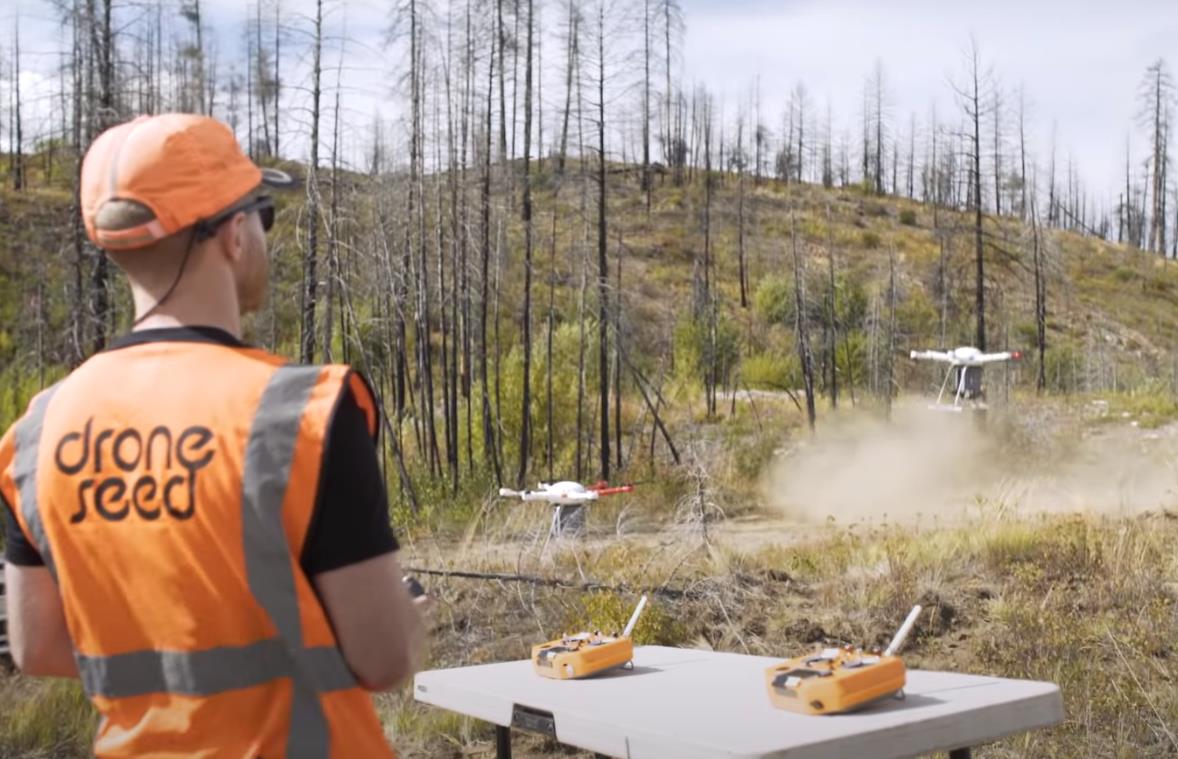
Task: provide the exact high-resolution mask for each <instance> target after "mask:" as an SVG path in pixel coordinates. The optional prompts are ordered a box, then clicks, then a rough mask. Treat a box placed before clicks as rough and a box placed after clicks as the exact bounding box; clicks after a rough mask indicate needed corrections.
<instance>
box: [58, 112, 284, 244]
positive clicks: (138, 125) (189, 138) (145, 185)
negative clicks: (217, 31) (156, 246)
mask: <svg viewBox="0 0 1178 759" xmlns="http://www.w3.org/2000/svg"><path fill="white" fill-rule="evenodd" d="M292 183H293V182H292V180H291V177H290V176H289V175H288V174H286V173H284V172H281V171H277V170H275V169H261V168H259V167H258V166H256V165H254V163H253V161H251V160H250V159H249V158H248V157H246V155H245V154H244V153H242V152H241V147H240V146H239V145H238V144H237V138H236V137H235V136H234V135H233V132H232V131H231V130H230V129H229V127H228V126H227V125H226V124H224V123H222V122H220V121H218V120H216V119H213V118H210V117H208V116H198V115H194V114H187V113H166V114H162V115H159V116H140V117H138V118H136V119H134V120H132V121H128V122H126V123H124V124H119V125H118V126H115V127H111V128H110V129H108V130H106V131H105V132H103V133H102V134H100V135H99V136H98V138H97V139H95V140H94V142H93V143H92V144H91V145H90V149H89V150H88V151H87V152H86V158H85V159H84V160H83V162H82V183H81V206H82V220H83V222H84V223H85V225H86V234H87V235H88V236H89V237H90V241H91V242H93V243H94V244H95V245H97V246H98V247H100V248H104V249H106V250H130V249H134V248H142V247H144V246H147V245H151V244H152V243H154V242H156V241H158V240H162V239H163V238H165V237H168V236H170V235H173V234H175V233H176V232H179V231H180V230H182V229H185V228H186V227H190V226H192V225H193V224H196V223H197V222H199V221H201V220H202V219H208V218H210V217H212V216H214V215H215V214H216V213H217V212H218V211H222V210H224V209H226V208H228V207H229V206H231V205H232V204H233V203H235V202H237V201H238V200H240V199H241V198H243V197H245V196H246V195H247V194H248V193H250V192H251V191H252V190H254V189H255V188H257V187H258V186H259V185H263V184H265V185H269V186H271V187H287V186H290V185H291V184H292ZM112 200H125V201H134V202H136V203H139V204H140V205H142V206H144V207H146V208H147V209H148V210H149V211H150V212H151V215H152V217H153V218H151V219H150V220H149V221H146V222H144V223H142V224H139V225H137V226H133V227H131V228H129V229H101V228H99V227H98V226H97V224H96V219H97V217H98V213H99V211H100V210H101V209H102V207H103V205H104V204H106V203H108V202H110V201H112Z"/></svg>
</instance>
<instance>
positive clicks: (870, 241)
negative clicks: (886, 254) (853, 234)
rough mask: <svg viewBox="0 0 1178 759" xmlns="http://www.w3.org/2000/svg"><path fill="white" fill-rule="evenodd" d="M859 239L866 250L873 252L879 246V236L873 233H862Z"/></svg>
mask: <svg viewBox="0 0 1178 759" xmlns="http://www.w3.org/2000/svg"><path fill="white" fill-rule="evenodd" d="M859 239H860V241H861V242H862V243H863V247H864V248H867V249H868V250H875V249H876V248H878V247H879V244H880V239H879V235H878V234H876V233H875V232H864V233H863V234H862V235H861V236H860V238H859Z"/></svg>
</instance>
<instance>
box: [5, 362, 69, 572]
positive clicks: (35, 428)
mask: <svg viewBox="0 0 1178 759" xmlns="http://www.w3.org/2000/svg"><path fill="white" fill-rule="evenodd" d="M58 385H60V383H58V384H57V385H53V386H52V387H50V388H48V389H47V390H45V392H43V393H41V394H40V395H38V396H37V397H36V398H34V399H33V402H32V404H31V405H30V406H29V413H28V414H26V415H25V417H24V419H22V420H21V421H20V422H19V424H18V426H17V428H16V453H15V455H14V456H13V460H12V479H13V482H14V483H15V485H16V488H17V492H18V493H20V511H21V514H22V515H23V516H24V518H25V524H26V525H28V528H29V532H30V533H32V535H31V537H32V539H33V543H34V544H35V545H36V547H37V551H38V552H40V554H41V560H42V561H44V562H45V567H46V568H47V569H48V570H49V574H50V575H52V576H53V579H55V580H56V579H57V567H56V566H55V565H54V563H53V553H52V552H51V551H50V550H49V538H48V536H46V535H45V525H44V523H42V522H41V512H39V511H38V510H37V456H38V454H39V453H40V451H41V429H42V427H43V426H44V424H45V409H46V408H48V407H49V401H50V400H51V399H52V398H53V396H54V394H55V393H56V392H57V388H58Z"/></svg>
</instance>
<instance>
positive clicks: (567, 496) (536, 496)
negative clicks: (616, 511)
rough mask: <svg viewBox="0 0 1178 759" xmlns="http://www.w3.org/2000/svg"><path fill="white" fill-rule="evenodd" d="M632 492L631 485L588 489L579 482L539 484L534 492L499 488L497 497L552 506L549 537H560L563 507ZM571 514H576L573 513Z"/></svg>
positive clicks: (596, 485) (603, 484)
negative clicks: (538, 502)
mask: <svg viewBox="0 0 1178 759" xmlns="http://www.w3.org/2000/svg"><path fill="white" fill-rule="evenodd" d="M633 490H634V486H633V485H618V486H615V487H611V486H610V485H609V483H607V482H604V481H602V482H596V483H594V484H592V485H590V486H589V487H585V486H584V485H582V484H581V483H579V482H568V481H562V482H553V483H544V482H541V483H540V486H539V487H538V488H536V489H535V490H511V489H510V488H499V496H500V497H501V498H518V499H520V500H521V501H541V502H544V503H547V504H549V505H551V506H553V507H554V508H553V510H552V527H551V529H550V531H549V535H550V536H552V535H560V533H561V531H562V530H563V529H564V527H565V524H564V521H563V519H562V517H563V516H564V507H565V506H573V507H578V508H577V510H578V511H579V507H581V506H585V505H587V504H589V503H592V502H593V501H596V500H597V499H599V498H601V497H603V496H610V495H617V494H619V493H629V492H631V491H633ZM573 513H576V511H574V512H573Z"/></svg>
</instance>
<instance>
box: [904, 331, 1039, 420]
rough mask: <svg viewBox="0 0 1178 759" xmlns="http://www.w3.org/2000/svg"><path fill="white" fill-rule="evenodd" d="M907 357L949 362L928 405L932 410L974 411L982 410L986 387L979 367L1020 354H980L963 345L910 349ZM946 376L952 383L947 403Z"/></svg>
mask: <svg viewBox="0 0 1178 759" xmlns="http://www.w3.org/2000/svg"><path fill="white" fill-rule="evenodd" d="M909 358H911V359H913V360H914V361H936V362H938V363H942V364H948V365H949V368H948V370H947V371H946V372H945V381H944V382H942V383H941V391H940V392H939V393H938V394H937V402H936V403H935V404H933V405H931V406H929V408H931V409H933V410H935V411H956V412H961V411H963V410H965V409H966V408H970V409H973V410H978V411H984V410H985V409H986V386H985V385H984V384H982V368H983V367H984V366H985V365H986V364H996V363H1001V362H1006V361H1018V360H1020V359H1021V358H1022V354H1021V353H1019V352H1018V351H1002V352H1000V353H982V352H981V351H980V350H978V349H977V348H971V347H968V346H964V347H961V348H956V349H954V350H951V351H912V352H911V353H909ZM950 379H952V380H953V385H954V391H953V402H952V403H951V404H950V403H946V402H945V390H946V389H947V388H948V387H949V380H950Z"/></svg>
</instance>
